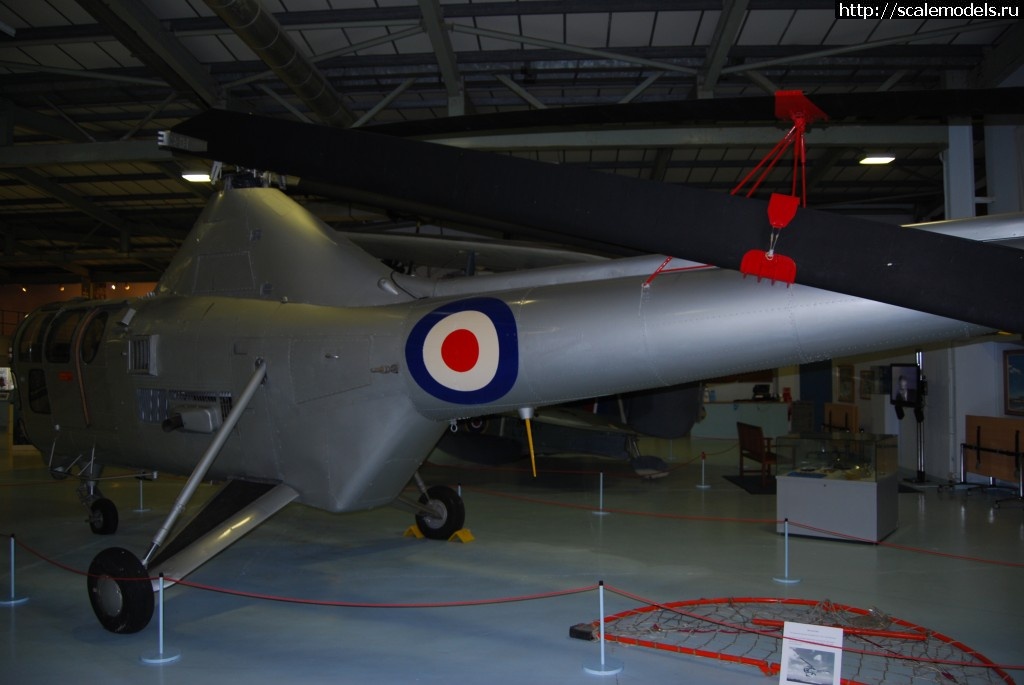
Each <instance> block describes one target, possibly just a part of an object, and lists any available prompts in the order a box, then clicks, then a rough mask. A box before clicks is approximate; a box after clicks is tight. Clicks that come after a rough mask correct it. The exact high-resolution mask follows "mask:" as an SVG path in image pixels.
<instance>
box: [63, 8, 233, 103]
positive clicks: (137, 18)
mask: <svg viewBox="0 0 1024 685" xmlns="http://www.w3.org/2000/svg"><path fill="white" fill-rule="evenodd" d="M78 4H79V5H81V6H82V8H83V9H85V10H86V11H87V12H89V14H91V15H92V16H93V17H95V18H96V21H98V22H100V23H101V24H103V25H105V26H106V27H107V28H108V29H110V31H111V32H112V33H113V34H114V37H115V38H117V40H118V41H119V42H120V43H121V44H123V45H124V46H125V47H126V48H128V49H129V50H131V51H132V53H134V54H135V55H136V56H137V57H138V58H139V59H140V60H142V61H143V62H145V63H146V65H147V66H149V67H150V68H151V69H153V70H154V71H155V72H157V73H158V74H159V75H160V77H161V78H163V79H164V80H165V81H166V82H167V83H168V84H170V85H171V87H173V88H175V89H178V90H181V91H183V92H185V93H188V94H189V96H190V98H191V99H193V100H195V101H196V103H197V104H199V105H202V106H204V107H215V106H217V105H219V104H222V103H223V101H224V95H223V93H222V91H221V89H220V86H219V85H218V84H217V81H216V79H214V78H213V77H212V76H211V75H210V73H209V71H207V69H206V68H205V67H204V66H203V65H202V64H201V63H200V62H199V61H198V60H197V59H196V58H195V57H194V56H193V55H192V53H191V52H189V51H188V50H187V49H186V48H185V46H183V45H182V44H181V42H180V41H178V39H177V38H176V37H175V36H174V35H172V34H170V33H168V32H167V31H165V30H164V29H163V27H162V26H161V24H160V21H159V20H158V19H157V18H156V17H155V16H154V15H153V14H152V13H151V12H150V11H149V9H148V8H147V7H146V4H145V3H143V2H137V0H78Z"/></svg>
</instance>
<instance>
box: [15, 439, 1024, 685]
mask: <svg viewBox="0 0 1024 685" xmlns="http://www.w3.org/2000/svg"><path fill="white" fill-rule="evenodd" d="M672 451H673V453H674V454H673V457H674V458H672V460H671V464H672V466H673V467H674V469H673V471H672V473H671V474H670V475H669V476H668V477H666V478H663V479H660V480H656V481H641V480H639V479H638V478H636V477H635V476H631V475H629V474H627V473H626V472H625V471H624V470H623V468H622V465H621V464H616V463H614V462H609V461H599V460H576V459H572V460H569V459H566V460H555V459H548V460H545V461H542V463H541V466H542V471H541V474H540V477H539V478H538V479H537V480H536V481H533V480H531V479H530V478H529V476H528V474H527V473H526V471H525V470H523V469H517V470H484V469H481V468H480V467H474V466H469V465H465V466H462V465H458V466H456V465H431V466H428V467H427V468H425V469H424V472H423V475H424V478H425V479H426V480H427V481H428V482H430V483H448V484H452V485H455V484H456V483H461V484H462V487H463V495H464V498H465V502H466V509H467V527H468V528H469V529H470V530H471V531H472V534H473V535H474V536H475V538H476V539H475V540H474V541H472V542H468V543H461V542H430V541H425V540H418V539H415V538H413V537H406V536H404V535H403V533H404V532H405V530H406V528H407V527H408V526H409V524H410V523H411V517H410V516H409V515H408V514H405V513H403V512H401V511H399V510H397V509H392V508H386V509H381V510H376V511H371V512H365V513H359V514H352V515H344V516H342V515H330V514H326V513H324V512H320V511H316V510H313V509H310V508H308V507H304V506H298V505H292V506H290V507H288V508H286V509H285V510H284V511H283V512H281V513H280V514H278V515H277V516H276V517H275V518H273V519H271V520H270V521H269V522H268V523H266V524H265V525H264V526H262V527H261V528H259V529H258V530H256V531H255V532H253V533H252V534H250V535H249V536H248V537H247V538H245V539H244V540H242V541H241V542H240V543H238V544H237V545H235V546H234V547H232V548H230V549H228V550H227V551H226V552H224V553H223V554H221V555H220V556H219V557H217V558H216V559H214V560H213V561H211V562H210V563H208V564H207V565H205V566H203V567H202V568H200V569H199V570H198V571H196V572H195V573H194V574H193V575H192V576H190V578H189V581H192V582H195V583H200V584H204V585H206V586H211V587H213V588H223V589H230V590H239V591H244V592H246V593H254V594H255V595H259V596H261V598H255V597H250V596H246V597H240V596H236V595H231V594H224V593H222V592H218V591H214V590H211V589H199V588H196V587H183V586H177V587H173V588H170V589H168V591H167V592H166V601H165V605H164V610H165V631H164V632H165V638H164V645H165V647H164V650H165V652H164V653H165V654H171V653H175V652H180V653H181V658H180V660H178V661H177V662H176V663H172V664H167V665H162V666H153V665H145V664H143V663H141V660H140V657H142V656H143V655H144V654H152V653H154V652H156V651H157V647H158V644H159V643H158V639H159V631H158V622H157V620H156V618H154V620H153V623H151V624H150V626H149V627H148V628H146V629H145V630H143V631H142V632H140V633H137V634H134V635H127V636H124V635H113V634H110V633H107V632H105V631H104V630H103V629H102V628H101V627H100V625H99V624H98V623H97V621H96V619H95V617H94V616H93V614H92V611H91V609H90V607H89V602H88V599H87V597H86V591H85V578H84V577H83V576H82V575H80V572H82V571H84V570H85V569H87V568H88V566H89V562H90V560H91V559H92V557H93V556H94V555H95V554H96V553H97V552H98V551H99V550H101V549H102V548H104V547H108V546H121V547H126V548H128V549H130V550H132V551H134V552H136V553H137V554H141V553H142V552H144V550H145V549H146V548H147V546H148V541H149V540H150V539H151V537H152V536H153V534H154V532H155V531H156V529H157V528H158V526H159V525H160V523H161V521H162V517H163V516H164V514H165V513H166V511H167V509H168V506H169V504H170V503H171V502H172V501H173V499H174V497H175V496H176V494H177V491H178V489H179V488H180V487H181V485H182V481H181V480H180V479H174V478H165V477H161V478H160V479H159V480H157V481H155V482H147V483H145V484H144V491H143V496H144V505H145V508H150V510H149V511H145V512H142V513H139V512H136V511H134V510H135V509H137V508H138V507H139V486H138V482H137V481H136V480H134V479H129V480H120V481H112V482H111V483H109V484H107V485H106V486H105V491H106V494H107V495H108V496H109V497H110V498H111V499H113V500H114V501H115V502H116V503H117V505H118V507H119V509H120V515H121V525H120V529H119V531H118V532H117V534H115V535H114V536H110V537H100V536H95V535H92V534H91V533H90V532H89V529H88V526H87V525H85V523H84V522H83V521H84V510H82V509H81V508H80V505H79V504H78V500H77V497H76V495H75V487H76V484H75V483H74V482H73V481H64V482H55V481H52V480H50V479H49V478H48V476H47V475H46V474H45V472H44V470H43V469H42V468H41V464H40V462H39V460H38V457H29V456H24V455H15V456H14V457H13V458H12V459H11V460H9V461H6V463H5V462H4V461H3V460H0V490H2V493H0V535H2V536H3V537H2V539H0V543H2V546H3V548H0V562H2V563H0V599H3V598H5V597H6V596H7V595H8V583H9V573H8V571H7V567H8V563H9V562H8V558H9V557H8V553H7V551H6V549H5V548H6V547H7V546H8V545H9V537H10V535H11V534H14V535H15V536H16V540H17V543H18V547H17V553H16V569H17V571H16V576H15V580H16V584H17V585H16V592H15V594H16V596H18V597H22V596H27V597H28V602H27V603H25V604H22V605H20V606H15V607H0V664H2V672H3V676H2V679H3V682H6V683H19V684H26V683H53V682H84V683H105V684H109V683H132V684H139V683H143V684H145V683H160V684H167V685H172V684H174V683H188V684H189V685H200V684H203V683H235V682H244V683H246V684H247V685H260V684H261V683H275V684H277V683H282V682H287V683H443V684H444V685H451V684H452V683H488V684H493V685H498V684H502V683H552V684H556V683H557V684H565V683H598V682H609V683H612V682H614V683H645V684H648V683H662V682H664V683H669V682H671V683H679V682H686V683H708V684H711V685H714V684H718V683H730V684H731V683H765V682H773V681H774V682H777V680H778V678H777V676H776V677H775V678H771V679H766V677H765V676H764V675H762V674H761V673H760V672H759V671H758V670H756V669H753V668H750V667H746V666H740V665H734V664H729V663H723V662H718V661H713V660H709V659H702V658H696V657H690V656H683V655H679V654H673V653H668V652H664V651H658V650H651V649H646V648H643V647H626V646H623V645H618V644H612V643H609V644H608V645H607V659H608V661H607V662H606V663H611V662H612V660H618V661H621V663H622V665H623V667H624V668H623V670H622V672H621V673H619V674H617V675H612V676H605V675H593V674H590V673H587V672H586V671H585V670H584V668H583V667H584V664H588V665H594V664H597V663H599V658H598V657H599V648H598V644H597V643H595V642H585V641H581V640H577V639H571V638H570V637H569V628H570V626H572V625H574V624H578V623H582V622H589V621H592V620H594V619H596V618H597V616H598V593H597V591H596V590H594V589H591V588H592V587H593V586H594V585H595V584H596V583H597V582H598V581H602V580H603V581H604V582H605V583H606V585H607V586H608V587H609V588H613V591H608V592H606V593H605V601H606V609H607V613H609V614H612V613H617V612H621V611H624V610H626V609H630V608H634V607H637V606H639V605H640V603H639V602H638V601H637V599H635V598H630V597H625V596H623V595H622V594H619V593H618V592H617V591H618V590H622V591H625V592H627V593H631V594H632V595H635V596H639V597H642V598H646V599H650V600H653V601H658V602H672V601H677V600H686V599H697V598H702V597H705V598H719V597H721V598H727V597H800V598H809V599H814V600H826V599H828V600H832V601H833V602H838V603H844V604H849V605H853V606H859V607H863V608H871V607H875V608H877V609H879V610H880V611H883V612H885V613H888V614H890V615H893V616H897V617H900V618H902V619H905V620H907V621H911V622H913V623H916V624H920V625H923V626H926V627H928V628H931V629H933V630H936V631H939V632H941V633H945V634H947V635H949V636H951V637H953V638H955V639H957V640H960V641H962V642H963V643H965V644H966V645H968V646H970V647H973V648H975V649H977V650H978V651H980V652H981V653H983V654H984V655H985V656H987V657H988V658H989V659H991V660H992V661H994V662H996V663H999V664H1009V665H1014V664H1017V665H1020V664H1024V630H1022V628H1021V617H1022V616H1024V513H1022V511H1021V507H1020V506H1018V505H1017V504H1016V503H1011V504H1008V505H1004V506H1003V507H1002V508H999V509H993V508H992V507H991V502H992V501H993V497H994V496H993V495H990V494H989V495H987V494H984V493H974V494H971V495H970V496H965V495H963V494H950V493H948V492H946V493H939V492H937V491H936V489H934V488H928V489H926V490H925V491H924V492H923V493H920V494H915V493H909V494H901V495H899V508H900V526H899V528H898V529H897V531H896V532H895V533H894V534H893V535H891V536H890V537H889V538H888V539H887V540H886V541H885V544H883V545H871V544H864V543H856V542H840V541H831V540H820V539H812V538H802V537H793V538H791V539H790V574H789V575H790V578H792V579H796V578H799V579H800V582H799V583H797V584H791V585H784V584H780V583H777V582H775V581H774V580H773V578H775V577H779V576H782V575H783V566H784V548H785V546H784V541H783V538H782V537H781V536H780V535H778V534H776V533H775V532H774V529H775V526H774V518H775V497H774V496H773V495H752V494H748V493H747V492H745V491H744V490H742V489H740V488H738V487H736V486H734V485H732V484H731V483H729V482H728V481H726V480H725V479H724V478H723V475H726V474H731V473H734V472H735V469H736V466H735V459H736V452H735V445H734V444H730V443H729V442H727V441H700V442H697V441H695V442H694V444H691V443H690V441H689V440H678V441H675V442H674V443H673V444H672ZM701 451H705V452H706V453H707V454H708V455H710V456H709V458H708V460H707V462H706V469H707V472H706V482H707V483H709V484H710V485H711V487H710V488H709V489H699V488H697V487H696V486H697V484H698V483H699V482H700V478H701V475H700V474H701V469H700V462H699V460H693V459H692V458H691V455H693V454H699V453H700V452H701ZM556 469H557V471H555V470H556ZM601 471H604V472H605V475H604V477H603V480H604V483H605V488H604V493H603V503H604V508H605V510H606V512H609V513H606V514H605V515H599V514H595V513H594V510H595V509H596V508H597V507H598V504H599V491H598V483H599V480H601V479H602V477H601V476H599V475H598V474H599V472H601ZM210 492H212V486H206V485H204V486H202V487H201V489H200V492H199V496H198V497H197V500H198V499H203V498H205V497H206V496H208V494H209V493H210ZM190 509H191V508H190ZM992 562H1002V563H992ZM58 564H59V565H58ZM577 590H582V591H579V592H576V591H577ZM263 596H273V597H275V598H278V599H277V600H276V601H275V600H270V599H265V598H262V597H263ZM281 598H298V599H302V600H316V601H321V602H324V601H326V602H329V603H330V602H333V603H335V605H334V606H330V605H327V606H324V605H316V604H308V603H307V604H297V603H291V602H287V601H280V600H281ZM503 598H521V599H520V601H514V602H507V603H479V604H477V603H476V602H477V601H481V602H483V601H488V600H495V599H503ZM467 602H468V603H469V604H466V603H467ZM337 603H357V604H364V605H367V606H362V607H358V608H356V607H351V606H337V605H336V604H337ZM453 603H454V604H459V603H461V604H462V605H461V606H444V605H445V604H453ZM396 604H398V605H404V606H402V607H394V606H387V605H396ZM382 605H384V606H382ZM410 605H431V606H410ZM1012 675H1013V677H1014V679H1015V680H1016V681H1017V682H1022V683H1024V671H1020V670H1017V671H1013V672H1012ZM913 682H915V683H917V682H926V681H924V680H921V681H918V680H914V681H913ZM935 682H948V681H947V680H943V679H942V678H941V677H937V678H936V680H935Z"/></svg>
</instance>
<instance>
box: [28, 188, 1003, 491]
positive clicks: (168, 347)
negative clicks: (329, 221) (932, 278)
mask: <svg viewBox="0 0 1024 685" xmlns="http://www.w3.org/2000/svg"><path fill="white" fill-rule="evenodd" d="M230 195H232V197H225V196H224V195H222V196H220V197H219V198H218V200H217V201H215V203H214V205H213V206H214V208H215V209H214V210H208V213H207V215H205V218H204V219H203V220H201V221H200V223H199V224H197V227H196V229H195V230H194V236H196V237H193V238H190V241H189V244H188V245H186V247H185V249H183V251H182V254H181V255H179V257H178V258H176V260H175V263H173V264H172V267H171V269H170V270H169V272H168V273H169V276H167V277H165V279H164V280H162V281H161V284H160V285H159V286H158V288H157V292H156V294H155V295H153V296H151V297H146V298H141V299H138V300H132V301H119V302H112V301H95V302H72V303H63V304H60V305H51V306H49V307H47V308H43V309H41V310H37V311H36V312H34V313H33V314H32V315H30V317H29V318H28V319H27V320H26V321H25V322H24V323H23V324H22V326H21V327H20V328H19V331H18V333H17V334H16V337H15V340H14V348H13V360H12V361H13V365H14V370H15V375H16V377H17V380H18V388H19V393H20V401H21V405H22V413H23V416H24V420H25V427H26V430H27V432H28V435H29V437H30V439H31V440H32V442H33V443H34V444H35V445H36V446H37V447H38V448H39V449H40V450H41V451H42V452H43V454H44V458H45V459H47V461H48V462H49V463H50V465H51V467H63V468H66V467H68V465H69V464H71V463H72V462H74V461H76V460H79V461H81V460H89V459H92V458H95V460H96V461H97V462H101V463H107V464H117V465H122V466H128V467H138V468H141V469H146V470H158V471H162V472H170V473H179V474H188V473H189V472H190V471H191V470H192V468H193V467H194V465H195V464H196V462H197V461H198V459H199V457H200V456H201V454H202V452H203V451H204V449H205V448H206V447H207V445H208V444H209V443H210V441H211V439H212V436H213V434H214V433H215V432H216V431H217V429H218V428H219V426H220V424H221V422H222V421H223V420H224V418H225V417H226V416H227V413H228V412H229V411H230V409H231V407H232V406H233V403H234V402H235V401H236V399H237V397H238V395H239V393H240V392H241V390H242V388H244V387H245V385H246V384H247V382H248V380H249V379H250V377H251V376H252V375H253V373H254V371H255V369H256V367H257V364H265V365H266V369H267V371H266V379H265V381H264V383H263V384H262V386H261V387H260V389H259V391H258V392H257V393H256V394H255V397H254V399H253V400H252V402H251V403H250V404H249V405H248V407H246V409H245V412H244V414H243V415H242V417H241V419H240V421H239V422H238V424H237V427H236V428H235V430H234V432H233V434H232V435H231V436H230V437H229V439H228V440H227V441H226V443H225V445H224V447H223V450H222V451H221V453H220V454H219V455H218V456H217V458H216V460H215V462H214V464H213V467H212V469H211V470H210V473H209V477H210V478H215V479H231V480H251V481H262V482H268V483H284V484H287V485H288V486H290V487H291V488H293V489H294V490H295V491H297V492H298V493H299V501H301V502H304V503H306V504H309V505H312V506H316V507H319V508H323V509H327V510H330V511H353V510H360V509H366V508H371V507H375V506H380V505H384V504H388V503H390V502H391V501H392V500H394V498H395V497H396V496H397V495H398V494H399V493H400V492H401V490H402V488H403V487H404V486H405V485H406V484H407V483H408V481H409V479H410V478H411V477H412V475H413V474H414V473H415V471H416V469H417V468H418V467H419V466H420V464H421V463H422V461H423V460H424V459H425V458H426V456H427V455H428V453H429V451H430V449H431V448H432V447H433V445H434V444H435V443H436V442H437V440H438V438H439V437H440V436H441V434H442V432H443V431H444V430H446V429H447V428H448V425H449V422H450V421H453V420H456V419H459V418H465V417H471V416H480V415H484V414H490V413H496V412H501V411H507V410H532V409H533V408H536V407H540V406H544V405H553V404H559V403H563V402H567V401H571V400H578V399H585V398H590V397H596V396H603V395H608V394H613V393H620V392H627V391H632V390H640V389H645V388H658V387H666V386H671V385H675V384H678V383H683V382H687V381H692V380H699V379H702V378H708V377H712V376H718V375H723V374H727V373H733V372H739V371H745V370H756V369H763V368H770V367H776V366H779V365H783V364H796V363H802V362H808V361H813V360H820V359H826V358H829V357H833V356H840V355H844V356H845V355H854V354H860V353H866V352H870V351H876V350H886V349H893V348H898V347H901V346H906V345H917V344H922V343H925V342H928V341H937V340H950V339H958V338H960V339H962V338H967V337H970V336H972V335H976V334H979V333H981V332H984V331H983V329H981V328H979V327H977V326H971V325H967V324H964V323H962V322H958V321H953V320H950V319H944V318H940V317H936V316H933V315H928V314H923V313H920V312H916V311H912V310H907V309H902V308H899V307H894V306H891V305H885V304H880V303H876V302H871V301H868V300H863V299H860V298H855V297H851V296H845V295H837V294H835V293H831V292H827V291H821V290H816V289H813V288H808V287H801V286H792V287H789V288H785V287H783V286H776V287H772V286H770V285H769V284H767V283H758V282H757V281H756V280H754V279H744V278H742V277H741V276H740V275H739V274H737V273H734V272H730V271H724V270H718V269H703V270H701V269H698V270H692V271H687V272H682V273H666V274H663V275H660V276H659V277H657V278H655V279H654V280H653V281H651V282H650V283H645V282H646V281H647V276H648V275H649V274H642V273H640V274H638V273H626V274H625V275H620V276H618V277H614V278H600V279H583V280H577V281H569V282H565V281H564V279H559V278H551V273H550V272H549V273H548V274H547V276H545V277H543V278H540V277H539V278H538V279H537V281H536V284H535V285H530V284H528V283H526V284H524V283H522V282H519V281H517V282H515V284H514V285H511V287H510V284H508V283H506V284H503V285H495V286H493V287H489V286H488V283H489V281H488V280H487V279H486V277H481V279H480V280H479V288H478V289H477V290H476V291H472V290H470V292H462V293H451V294H445V295H432V296H427V295H423V294H421V293H415V292H413V291H412V290H411V289H409V288H404V287H402V286H401V283H402V281H401V279H394V280H393V279H391V275H390V272H389V271H388V270H387V269H386V268H385V267H383V265H380V264H379V263H377V262H375V261H374V260H372V259H369V258H368V257H367V256H366V255H365V254H364V253H361V252H360V251H358V249H357V248H354V246H352V245H351V244H348V243H346V242H345V241H343V240H342V239H338V238H336V237H334V236H333V235H332V232H331V231H330V229H329V228H327V227H325V226H322V225H318V224H317V222H315V220H312V219H311V217H309V216H308V215H306V214H304V213H302V212H301V210H298V209H296V207H297V206H294V205H293V203H290V201H288V202H285V201H283V199H282V198H283V196H282V195H281V194H280V193H277V191H270V190H266V189H252V190H245V191H232V193H231V194H230ZM218 205H219V207H220V209H219V212H220V213H217V210H216V208H217V206H218ZM211 211H212V212H213V213H210V212H211ZM296 212H299V214H296ZM254 235H256V236H258V238H257V239H256V240H254V239H253V236H254ZM303 236H306V237H303ZM307 248H308V249H309V250H310V256H309V260H311V261H312V262H313V263H314V264H315V270H314V269H311V270H309V271H304V270H303V268H302V264H303V263H308V262H304V261H303V260H302V259H297V258H296V257H295V254H296V251H298V252H299V253H300V254H301V252H302V250H303V249H307ZM285 251H288V252H289V255H290V257H285V256H284V255H283V254H282V253H283V252H285ZM331 255H334V257H332V256H331ZM332 258H333V259H335V261H334V262H333V263H332V262H331V259H332ZM282 259H283V260H285V261H286V262H287V263H288V264H289V267H288V269H285V270H281V269H278V268H277V267H275V266H274V264H276V263H277V262H279V261H281V260H282ZM627 271H628V270H627ZM570 272H572V273H575V272H573V271H572V269H569V270H568V271H566V273H570ZM309 282H312V283H314V284H316V285H317V286H318V288H319V289H320V291H323V293H322V294H317V295H315V296H314V295H309V296H308V297H304V298H303V297H298V296H297V295H299V294H301V293H303V292H308V291H309ZM467 282H469V283H470V284H472V280H468V281H467ZM268 284H272V285H268ZM228 291H230V292H228ZM320 291H317V292H320Z"/></svg>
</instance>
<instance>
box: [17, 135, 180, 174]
mask: <svg viewBox="0 0 1024 685" xmlns="http://www.w3.org/2000/svg"><path fill="white" fill-rule="evenodd" d="M172 159H174V155H173V154H171V152H170V151H168V150H161V149H160V148H158V147H157V146H156V145H155V144H154V143H153V141H138V140H122V141H117V142H109V143H55V144H53V145H9V146H7V147H0V168H4V167H30V166H45V165H48V164H93V163H95V164H103V163H108V164H114V163H117V162H151V163H158V162H169V161H171V160H172Z"/></svg>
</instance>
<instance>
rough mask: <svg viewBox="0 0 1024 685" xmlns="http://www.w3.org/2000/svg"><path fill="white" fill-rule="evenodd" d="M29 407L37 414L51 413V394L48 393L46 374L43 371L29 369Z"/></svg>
mask: <svg viewBox="0 0 1024 685" xmlns="http://www.w3.org/2000/svg"><path fill="white" fill-rule="evenodd" d="M28 407H29V409H31V410H32V411H34V412H35V413H36V414H49V413H50V394H49V393H48V392H47V391H46V372H44V371H43V370H42V369H29V372H28Z"/></svg>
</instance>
